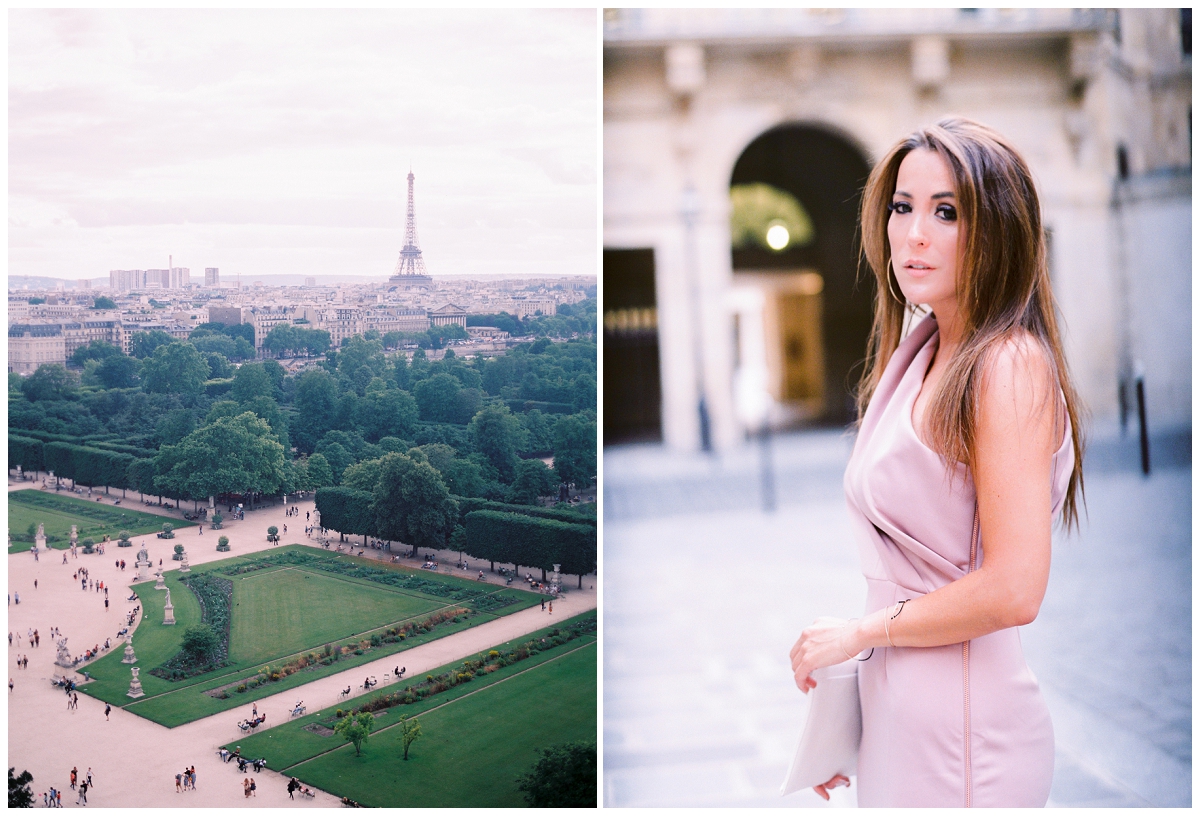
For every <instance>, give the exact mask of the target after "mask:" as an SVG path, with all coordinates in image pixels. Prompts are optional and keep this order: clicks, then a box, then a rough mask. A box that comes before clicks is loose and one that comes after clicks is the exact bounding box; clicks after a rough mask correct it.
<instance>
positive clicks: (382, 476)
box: [371, 453, 458, 548]
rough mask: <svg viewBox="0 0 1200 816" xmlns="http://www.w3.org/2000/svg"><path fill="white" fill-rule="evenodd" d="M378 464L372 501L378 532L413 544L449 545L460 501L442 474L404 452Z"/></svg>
mask: <svg viewBox="0 0 1200 816" xmlns="http://www.w3.org/2000/svg"><path fill="white" fill-rule="evenodd" d="M379 466H380V467H379V471H380V472H379V481H378V482H377V483H376V485H375V491H374V500H373V501H372V502H371V511H372V513H373V514H374V516H375V529H376V530H377V531H378V535H379V536H380V537H382V538H386V539H389V540H391V541H403V542H406V543H408V544H411V545H412V546H413V547H414V548H420V547H433V548H441V547H444V546H446V538H447V536H448V535H449V534H450V533H451V531H453V529H454V525H455V523H456V522H457V520H458V503H457V502H455V500H454V498H453V497H452V496H451V495H450V491H449V490H447V489H446V484H445V482H443V481H442V477H441V474H439V473H438V472H437V471H436V470H435V469H434V468H433V467H432V466H430V465H429V464H428V463H426V462H416V461H413V459H412V458H411V457H409V456H408V455H407V454H403V453H389V454H387V455H386V456H384V457H383V458H382V459H380V460H379Z"/></svg>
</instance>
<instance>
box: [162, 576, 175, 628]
mask: <svg viewBox="0 0 1200 816" xmlns="http://www.w3.org/2000/svg"><path fill="white" fill-rule="evenodd" d="M159 577H161V576H159ZM174 625H175V606H174V605H173V604H172V603H171V590H169V589H168V590H167V605H166V606H164V607H163V626H174Z"/></svg>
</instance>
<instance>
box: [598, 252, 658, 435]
mask: <svg viewBox="0 0 1200 816" xmlns="http://www.w3.org/2000/svg"><path fill="white" fill-rule="evenodd" d="M603 271H604V279H603V280H604V444H605V445H612V444H614V443H618V442H650V441H653V442H660V441H662V377H661V375H660V373H659V356H658V308H657V299H656V296H655V289H654V250H652V249H606V250H604V270H603Z"/></svg>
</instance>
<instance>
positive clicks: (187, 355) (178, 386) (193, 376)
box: [142, 343, 208, 395]
mask: <svg viewBox="0 0 1200 816" xmlns="http://www.w3.org/2000/svg"><path fill="white" fill-rule="evenodd" d="M207 380H208V361H207V360H205V359H204V357H203V355H201V354H200V352H198V351H196V347H195V346H193V345H192V344H191V343H167V344H165V345H161V346H159V347H158V348H156V349H154V354H152V355H151V356H150V357H147V358H146V359H145V360H143V361H142V389H143V390H145V391H148V392H150V393H152V394H155V393H157V394H182V395H196V394H199V393H201V392H203V391H204V383H205V381H207Z"/></svg>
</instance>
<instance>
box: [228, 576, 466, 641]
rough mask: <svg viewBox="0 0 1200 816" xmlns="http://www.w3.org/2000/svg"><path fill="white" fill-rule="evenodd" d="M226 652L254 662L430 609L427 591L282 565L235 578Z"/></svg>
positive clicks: (435, 602)
mask: <svg viewBox="0 0 1200 816" xmlns="http://www.w3.org/2000/svg"><path fill="white" fill-rule="evenodd" d="M233 600H234V603H235V604H237V606H236V608H235V610H234V615H233V624H232V631H231V632H230V649H229V651H230V657H231V658H232V659H233V660H234V662H237V663H245V664H256V663H263V662H265V661H269V660H272V659H274V658H278V657H281V656H283V655H289V654H294V653H296V652H302V651H304V650H305V649H312V648H314V647H317V646H320V645H322V644H324V643H331V642H333V641H335V640H339V639H341V638H345V637H349V636H351V635H355V634H358V633H360V632H365V631H367V630H368V629H373V628H375V627H377V626H379V625H380V624H383V623H393V622H395V621H398V620H403V619H407V618H411V617H413V616H416V615H419V614H420V613H422V612H432V611H433V610H434V609H438V608H440V607H442V606H444V605H445V604H444V603H443V602H441V601H438V600H433V599H430V598H428V597H426V596H418V595H411V594H405V593H401V592H398V591H396V590H394V589H390V588H383V587H380V586H378V585H376V586H363V584H362V583H361V582H352V581H346V580H341V579H339V578H335V577H331V576H326V575H322V574H320V573H312V572H309V571H307V570H304V569H297V568H294V567H292V568H284V569H279V570H271V571H269V572H266V574H264V573H250V574H249V575H239V576H235V577H234V578H233Z"/></svg>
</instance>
